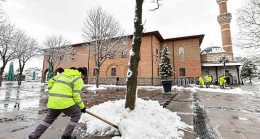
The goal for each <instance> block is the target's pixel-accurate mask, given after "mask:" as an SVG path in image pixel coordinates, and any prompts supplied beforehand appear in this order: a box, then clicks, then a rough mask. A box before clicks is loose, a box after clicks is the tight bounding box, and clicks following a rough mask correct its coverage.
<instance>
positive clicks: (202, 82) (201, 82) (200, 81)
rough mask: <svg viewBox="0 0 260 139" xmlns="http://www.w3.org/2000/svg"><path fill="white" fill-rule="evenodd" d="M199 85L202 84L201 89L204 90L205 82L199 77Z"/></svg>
mask: <svg viewBox="0 0 260 139" xmlns="http://www.w3.org/2000/svg"><path fill="white" fill-rule="evenodd" d="M198 80H199V83H200V88H203V85H204V80H203V78H202V77H201V76H199V77H198Z"/></svg>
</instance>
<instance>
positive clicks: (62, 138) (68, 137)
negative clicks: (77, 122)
mask: <svg viewBox="0 0 260 139" xmlns="http://www.w3.org/2000/svg"><path fill="white" fill-rule="evenodd" d="M76 138H77V137H76V136H62V137H61V139H76Z"/></svg>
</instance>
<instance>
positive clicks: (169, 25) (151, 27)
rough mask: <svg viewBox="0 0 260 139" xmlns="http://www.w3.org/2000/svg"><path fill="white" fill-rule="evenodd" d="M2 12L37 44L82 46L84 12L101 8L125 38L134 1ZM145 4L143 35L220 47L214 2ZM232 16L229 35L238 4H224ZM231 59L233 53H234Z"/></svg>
mask: <svg viewBox="0 0 260 139" xmlns="http://www.w3.org/2000/svg"><path fill="white" fill-rule="evenodd" d="M6 1H7V2H4V4H3V8H4V11H5V12H6V14H7V15H8V17H9V19H10V21H11V23H13V24H15V25H16V26H17V27H19V28H20V29H22V30H24V31H25V32H26V33H27V34H28V35H30V36H32V37H34V38H36V39H37V40H38V41H39V43H40V44H41V43H42V42H43V40H44V39H45V38H46V36H47V35H52V34H57V35H59V34H61V35H63V36H65V38H66V39H68V40H70V41H71V42H72V43H80V42H83V38H82V35H81V28H82V25H83V21H84V19H85V18H86V16H87V12H88V10H90V9H91V8H96V7H98V6H100V7H102V8H103V9H104V10H105V11H107V12H108V13H109V14H111V15H112V16H113V17H114V18H115V19H116V20H118V21H119V22H120V24H121V26H122V27H123V28H124V29H125V30H126V32H127V33H128V34H132V33H133V30H134V26H133V19H134V9H135V0H6ZM150 1H151V0H145V2H144V7H143V22H144V23H145V26H144V28H145V32H149V31H159V32H160V33H161V35H162V36H163V38H174V37H181V36H189V35H199V34H205V37H204V40H203V43H202V45H201V48H202V49H204V48H206V47H209V46H221V33H220V26H219V24H218V22H217V16H218V15H219V6H218V4H217V2H216V0H162V1H161V4H162V6H161V7H160V8H159V9H158V10H157V11H149V9H151V8H153V7H155V6H156V5H154V4H152V3H150ZM227 4H228V11H229V12H230V13H231V14H232V16H233V19H232V21H231V35H232V38H234V37H235V35H236V33H237V27H236V13H237V9H238V8H240V7H241V4H242V0H228V3H227ZM234 54H235V55H237V54H236V51H235V52H234Z"/></svg>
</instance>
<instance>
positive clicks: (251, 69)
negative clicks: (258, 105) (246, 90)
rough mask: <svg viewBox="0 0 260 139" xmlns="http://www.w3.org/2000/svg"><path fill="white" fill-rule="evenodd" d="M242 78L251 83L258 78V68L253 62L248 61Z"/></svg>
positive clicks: (243, 68)
mask: <svg viewBox="0 0 260 139" xmlns="http://www.w3.org/2000/svg"><path fill="white" fill-rule="evenodd" d="M241 77H242V78H248V79H249V80H250V83H252V81H251V80H252V79H253V78H254V77H257V66H256V65H255V64H253V63H252V61H247V62H246V63H245V64H244V65H243V67H242V70H241Z"/></svg>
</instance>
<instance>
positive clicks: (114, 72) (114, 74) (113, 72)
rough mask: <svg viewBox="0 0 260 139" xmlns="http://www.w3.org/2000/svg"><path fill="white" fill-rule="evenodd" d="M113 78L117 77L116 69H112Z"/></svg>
mask: <svg viewBox="0 0 260 139" xmlns="http://www.w3.org/2000/svg"><path fill="white" fill-rule="evenodd" d="M111 76H116V68H111Z"/></svg>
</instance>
